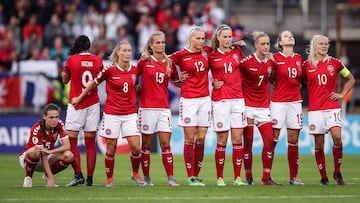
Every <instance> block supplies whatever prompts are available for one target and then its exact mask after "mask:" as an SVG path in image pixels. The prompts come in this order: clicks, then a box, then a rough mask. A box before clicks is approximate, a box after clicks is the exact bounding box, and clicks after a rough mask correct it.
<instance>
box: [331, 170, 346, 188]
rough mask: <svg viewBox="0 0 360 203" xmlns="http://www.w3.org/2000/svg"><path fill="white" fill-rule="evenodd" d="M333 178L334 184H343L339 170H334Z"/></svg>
mask: <svg viewBox="0 0 360 203" xmlns="http://www.w3.org/2000/svg"><path fill="white" fill-rule="evenodd" d="M333 177H334V179H335V180H336V184H338V185H345V181H344V179H343V178H342V175H341V173H340V172H334V174H333Z"/></svg>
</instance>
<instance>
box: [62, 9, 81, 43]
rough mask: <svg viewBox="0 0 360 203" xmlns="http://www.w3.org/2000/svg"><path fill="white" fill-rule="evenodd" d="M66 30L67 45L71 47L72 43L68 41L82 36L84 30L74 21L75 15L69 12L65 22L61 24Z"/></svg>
mask: <svg viewBox="0 0 360 203" xmlns="http://www.w3.org/2000/svg"><path fill="white" fill-rule="evenodd" d="M61 26H62V28H63V30H64V37H65V39H66V40H65V45H67V46H70V45H71V42H70V41H68V39H72V38H73V37H76V36H79V35H80V34H81V31H82V28H81V25H80V24H76V23H75V21H74V13H73V12H68V13H66V16H65V21H64V22H62V24H61Z"/></svg>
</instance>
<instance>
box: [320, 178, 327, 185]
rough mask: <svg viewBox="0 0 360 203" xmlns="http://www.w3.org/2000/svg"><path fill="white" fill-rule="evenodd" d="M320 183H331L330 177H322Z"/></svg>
mask: <svg viewBox="0 0 360 203" xmlns="http://www.w3.org/2000/svg"><path fill="white" fill-rule="evenodd" d="M320 185H329V179H328V178H321V180H320Z"/></svg>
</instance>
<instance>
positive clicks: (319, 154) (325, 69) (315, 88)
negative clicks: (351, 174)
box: [303, 35, 355, 185]
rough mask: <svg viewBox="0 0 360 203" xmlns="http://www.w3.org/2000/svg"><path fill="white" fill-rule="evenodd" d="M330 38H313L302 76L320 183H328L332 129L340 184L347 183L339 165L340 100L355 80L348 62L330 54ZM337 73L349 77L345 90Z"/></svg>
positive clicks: (335, 172) (340, 144)
mask: <svg viewBox="0 0 360 203" xmlns="http://www.w3.org/2000/svg"><path fill="white" fill-rule="evenodd" d="M328 50H329V38H328V37H326V36H324V35H314V36H313V37H312V39H311V41H310V44H309V49H308V50H307V51H308V54H309V55H308V59H307V60H306V61H305V62H304V64H303V71H304V72H303V76H304V77H303V78H304V81H305V82H307V84H308V98H309V108H308V111H309V113H308V117H309V131H310V134H311V135H313V136H314V140H315V149H314V150H315V160H316V164H317V167H318V169H319V172H320V175H321V180H320V184H321V185H328V184H329V179H328V177H327V173H326V165H325V154H324V139H325V134H326V133H328V132H329V131H330V133H331V136H332V141H333V151H332V152H333V157H334V173H333V178H334V179H335V180H336V183H337V184H338V185H345V181H344V180H343V178H342V175H341V171H340V167H341V162H342V156H343V149H342V141H341V127H342V121H341V108H340V104H339V100H341V99H342V98H343V97H344V96H345V95H346V94H347V93H348V92H349V91H350V89H351V88H352V87H353V86H354V83H355V79H354V77H353V75H352V74H351V73H350V71H349V70H348V69H347V68H346V67H345V65H344V64H343V63H342V62H341V61H340V60H338V59H336V58H333V57H331V56H329V55H328ZM338 74H339V75H341V76H342V77H343V78H345V79H346V82H345V83H344V86H343V88H342V91H341V92H340V93H337V91H336V88H337V87H336V85H337V77H338Z"/></svg>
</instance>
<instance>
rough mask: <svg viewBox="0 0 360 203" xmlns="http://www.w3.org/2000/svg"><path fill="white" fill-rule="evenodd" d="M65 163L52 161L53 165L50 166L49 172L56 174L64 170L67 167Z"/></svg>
mask: <svg viewBox="0 0 360 203" xmlns="http://www.w3.org/2000/svg"><path fill="white" fill-rule="evenodd" d="M67 166H68V165H67V164H65V163H63V161H57V162H55V163H54V165H53V166H52V168H51V172H52V173H53V174H57V173H59V172H60V171H62V170H64V169H66V168H67Z"/></svg>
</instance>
